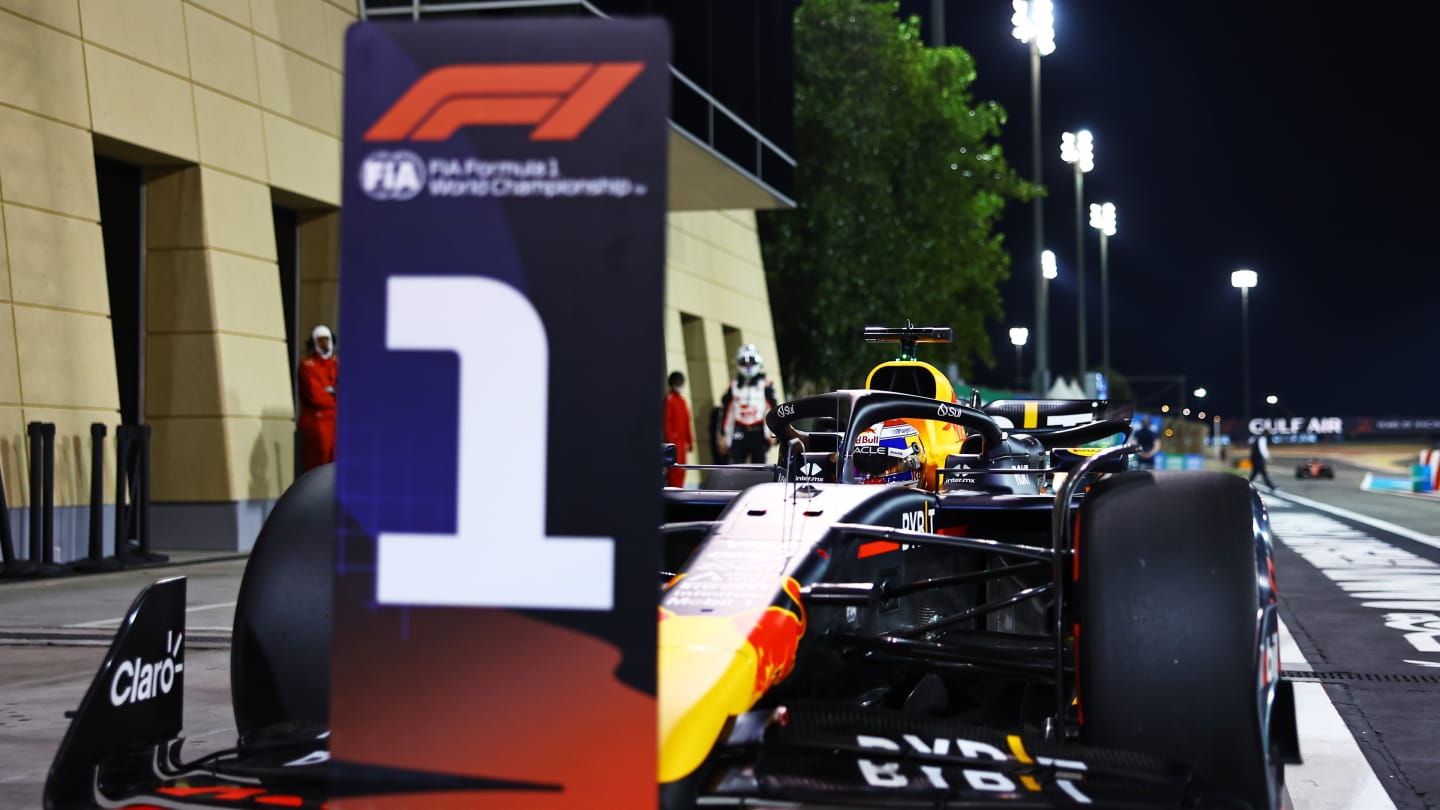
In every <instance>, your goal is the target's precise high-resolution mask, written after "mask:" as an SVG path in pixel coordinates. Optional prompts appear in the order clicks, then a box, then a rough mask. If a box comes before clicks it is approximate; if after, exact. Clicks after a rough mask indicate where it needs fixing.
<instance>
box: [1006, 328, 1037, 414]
mask: <svg viewBox="0 0 1440 810" xmlns="http://www.w3.org/2000/svg"><path fill="white" fill-rule="evenodd" d="M1029 339H1030V330H1029V329H1026V328H1025V327H1023V326H1012V327H1010V342H1011V343H1014V344H1015V381H1016V384H1017V385H1019V386H1020V387H1021V388H1024V387H1025V375H1024V374H1021V373H1020V372H1021V370H1022V369H1021V366H1020V350H1021V349H1023V348H1025V341H1027V340H1029ZM1036 394H1037V395H1038V396H1042V397H1043V396H1045V393H1044V392H1043V391H1037V392H1036Z"/></svg>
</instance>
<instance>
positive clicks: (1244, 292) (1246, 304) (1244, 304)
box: [1230, 270, 1260, 429]
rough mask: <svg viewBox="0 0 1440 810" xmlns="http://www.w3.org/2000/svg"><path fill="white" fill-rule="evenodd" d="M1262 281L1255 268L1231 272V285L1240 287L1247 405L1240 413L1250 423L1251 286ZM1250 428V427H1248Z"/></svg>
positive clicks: (1242, 352) (1242, 350) (1241, 336)
mask: <svg viewBox="0 0 1440 810" xmlns="http://www.w3.org/2000/svg"><path fill="white" fill-rule="evenodd" d="M1259 281H1260V277H1259V276H1258V275H1256V273H1255V271H1254V270H1236V271H1235V272H1233V273H1231V274H1230V286H1232V287H1239V288H1240V365H1241V367H1242V368H1244V370H1245V371H1244V382H1245V384H1244V386H1243V387H1242V388H1241V390H1242V391H1244V396H1245V400H1244V401H1245V406H1244V407H1243V408H1241V409H1240V415H1241V416H1242V417H1244V418H1245V424H1246V425H1249V424H1250V288H1251V287H1254V286H1255V285H1256V284H1258V283H1259ZM1247 429H1248V428H1247Z"/></svg>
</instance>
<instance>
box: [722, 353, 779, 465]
mask: <svg viewBox="0 0 1440 810" xmlns="http://www.w3.org/2000/svg"><path fill="white" fill-rule="evenodd" d="M735 366H736V375H735V379H734V380H731V382H730V388H729V390H727V391H726V392H725V396H724V398H723V399H721V400H720V408H721V412H722V415H721V417H720V430H719V434H720V435H719V436H718V437H717V438H718V444H719V447H720V452H721V454H722V455H728V456H729V458H730V463H732V464H745V463H747V462H749V463H754V464H763V463H765V456H766V453H767V452H769V450H770V447H771V445H773V444H775V435H774V434H772V433H771V432H770V429H769V428H767V427H766V426H765V414H767V413H769V412H770V409H771V408H773V407H775V406H776V405H777V404H779V402H778V400H776V398H775V386H774V385H772V384H771V383H770V381H769V380H767V379H765V371H764V365H763V361H762V358H761V357H760V352H759V350H758V349H756V348H755V344H753V343H747V344H745V345H744V346H741V347H740V351H738V352H736V353H735Z"/></svg>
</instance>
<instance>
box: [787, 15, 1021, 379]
mask: <svg viewBox="0 0 1440 810" xmlns="http://www.w3.org/2000/svg"><path fill="white" fill-rule="evenodd" d="M898 11H899V4H898V2H865V0H805V1H804V2H803V3H802V4H801V6H800V7H799V9H798V10H797V11H796V14H795V152H796V161H797V164H798V165H797V168H796V177H795V194H796V199H797V203H798V207H797V208H796V209H794V210H787V211H765V212H761V214H760V216H759V218H758V225H759V231H760V242H761V249H762V251H763V256H764V261H765V271H766V280H767V284H768V288H769V293H770V300H771V306H772V309H773V311H774V313H775V316H774V322H775V331H776V339H777V343H778V344H779V346H778V348H779V352H780V356H781V361H782V366H781V370H782V372H783V373H784V375H785V379H786V385H787V387H788V388H790V390H791V391H796V392H804V391H808V390H815V389H824V388H832V387H845V386H848V387H858V386H860V385H863V384H864V379H865V378H864V374H865V372H866V371H867V370H868V368H869V367H870V366H871V365H873V363H874V362H875V361H876V360H879V359H886V358H885V357H883V356H880V355H878V354H877V352H879V351H880V350H879V349H871V350H868V351H867V350H866V349H865V347H864V344H863V343H861V339H860V335H861V333H862V330H863V327H864V325H865V324H870V323H878V324H883V325H888V326H903V325H904V324H905V323H906V322H907V321H911V322H914V323H915V324H916V325H924V326H932V325H933V326H950V327H952V328H953V329H954V332H955V342H954V343H952V344H950V345H949V346H926V347H925V348H924V349H923V350H922V354H921V359H924V360H927V361H929V362H932V363H935V364H936V365H939V366H942V367H943V365H945V364H948V363H951V362H953V363H955V364H956V365H957V366H958V367H959V369H960V373H961V374H962V375H967V374H969V373H970V372H971V370H972V368H973V361H975V360H977V359H978V360H979V361H981V362H983V363H984V364H985V365H986V366H992V367H993V366H994V365H995V356H994V352H993V350H992V348H991V345H990V340H989V337H988V334H987V324H988V323H989V322H991V321H998V320H999V319H1000V318H1001V316H1002V314H1003V313H1002V310H1001V307H1000V295H999V290H998V285H999V284H1000V282H1002V281H1004V280H1005V279H1006V278H1008V277H1009V273H1010V257H1009V254H1008V253H1006V251H1005V249H1004V244H1003V237H1002V236H1001V235H1000V234H997V233H995V230H994V228H995V224H996V220H997V219H998V218H999V216H1000V214H1001V212H1002V210H1003V208H1004V206H1005V204H1006V203H1007V202H1008V201H1010V200H1019V201H1025V200H1029V199H1031V198H1032V197H1033V196H1034V194H1036V193H1037V187H1036V186H1034V185H1033V184H1031V183H1029V182H1026V181H1024V180H1022V179H1020V178H1019V177H1018V176H1017V175H1016V173H1015V172H1014V171H1013V170H1012V169H1011V168H1010V167H1009V166H1008V165H1007V164H1006V162H1005V159H1004V157H1003V156H1002V154H1001V151H1000V147H999V146H998V144H997V143H996V142H995V141H996V139H997V138H998V136H999V132H1000V127H1001V125H1002V124H1003V123H1004V122H1005V118H1006V114H1005V111H1004V109H1003V108H1001V107H1000V105H998V104H996V103H994V102H982V103H976V102H975V101H974V100H973V98H972V95H971V91H970V87H971V85H972V83H973V82H974V79H975V66H974V62H973V60H972V59H971V57H970V55H969V54H968V53H967V52H966V51H964V50H963V49H961V48H958V47H950V48H941V49H935V48H926V47H924V46H923V44H922V42H921V38H920V25H919V21H918V19H916V18H914V17H911V18H910V19H908V20H904V21H900V20H898V19H897V16H898Z"/></svg>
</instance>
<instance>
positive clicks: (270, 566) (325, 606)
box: [230, 464, 335, 743]
mask: <svg viewBox="0 0 1440 810" xmlns="http://www.w3.org/2000/svg"><path fill="white" fill-rule="evenodd" d="M334 567H335V465H334V464H325V465H322V466H320V467H316V468H315V469H313V470H311V471H309V472H307V473H305V474H304V475H302V476H301V477H299V478H297V479H295V482H294V483H293V484H291V485H290V487H289V488H288V489H286V490H285V492H284V493H282V494H281V496H280V499H279V500H278V501H276V502H275V509H274V510H273V511H272V512H271V513H270V516H269V517H267V518H266V519H265V523H264V525H263V526H261V527H260V535H259V536H258V537H257V538H256V539H255V546H254V548H252V549H251V551H250V559H249V560H248V561H247V562H246V564H245V575H244V576H243V577H242V578H241V580H240V593H239V595H238V596H237V598H236V603H235V625H234V629H233V631H232V633H231V651H230V698H231V703H232V704H233V707H234V711H235V725H236V728H237V730H238V731H239V732H240V740H241V742H242V743H249V742H253V741H255V740H256V739H258V738H260V737H266V736H269V735H271V734H277V733H278V734H292V733H301V734H303V733H307V732H319V731H323V730H325V729H326V728H327V727H328V725H329V723H328V721H329V717H330V635H331V625H332V621H331V611H332V608H331V595H332V593H333V589H332V587H331V580H332V579H333V576H334Z"/></svg>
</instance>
